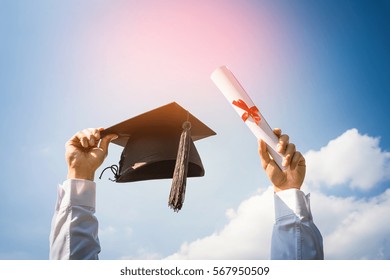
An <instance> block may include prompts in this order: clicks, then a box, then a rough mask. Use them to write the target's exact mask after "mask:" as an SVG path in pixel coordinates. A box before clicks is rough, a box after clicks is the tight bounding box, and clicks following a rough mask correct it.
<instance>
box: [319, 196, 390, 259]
mask: <svg viewBox="0 0 390 280" xmlns="http://www.w3.org/2000/svg"><path fill="white" fill-rule="evenodd" d="M312 198H313V200H312V206H313V212H314V213H315V214H314V215H315V217H314V219H315V222H316V224H317V225H318V227H319V228H320V230H321V232H322V235H323V237H324V249H325V256H326V258H327V259H388V258H390V224H389V223H388V220H389V218H390V189H388V190H386V191H385V192H384V193H383V194H381V195H379V196H377V197H373V198H371V199H368V200H366V199H353V198H340V197H335V196H330V197H327V196H325V195H323V194H320V193H313V195H312ZM314 198H315V199H314Z"/></svg>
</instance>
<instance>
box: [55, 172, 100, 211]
mask: <svg viewBox="0 0 390 280" xmlns="http://www.w3.org/2000/svg"><path fill="white" fill-rule="evenodd" d="M57 197H58V198H57V209H59V208H61V207H64V206H65V207H67V206H87V207H91V208H94V209H95V205H96V183H95V182H93V181H89V180H82V179H68V180H66V181H64V182H63V183H62V185H59V186H58V194H57Z"/></svg>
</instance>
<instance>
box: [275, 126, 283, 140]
mask: <svg viewBox="0 0 390 280" xmlns="http://www.w3.org/2000/svg"><path fill="white" fill-rule="evenodd" d="M274 133H275V134H276V136H278V138H279V137H280V135H282V130H281V129H280V128H275V129H274Z"/></svg>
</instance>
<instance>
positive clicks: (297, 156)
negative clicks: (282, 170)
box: [290, 152, 306, 170]
mask: <svg viewBox="0 0 390 280" xmlns="http://www.w3.org/2000/svg"><path fill="white" fill-rule="evenodd" d="M298 166H306V160H305V158H304V157H303V155H302V154H301V153H300V152H295V153H294V155H293V156H292V158H291V164H290V168H291V169H292V170H294V169H295V168H297V167H298Z"/></svg>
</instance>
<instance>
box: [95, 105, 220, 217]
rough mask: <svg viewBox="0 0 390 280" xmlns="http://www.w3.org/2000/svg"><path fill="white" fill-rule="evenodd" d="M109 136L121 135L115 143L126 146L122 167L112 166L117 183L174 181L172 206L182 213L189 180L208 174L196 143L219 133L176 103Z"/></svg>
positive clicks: (133, 120) (130, 121)
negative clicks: (187, 180) (189, 178)
mask: <svg viewBox="0 0 390 280" xmlns="http://www.w3.org/2000/svg"><path fill="white" fill-rule="evenodd" d="M109 134H116V135H118V138H117V139H115V140H113V141H112V142H113V143H115V144H117V145H119V146H122V147H124V149H123V151H122V155H121V159H120V161H119V166H116V165H113V166H111V167H108V168H111V169H112V170H113V171H114V173H115V180H113V181H115V182H118V183H124V182H135V181H143V180H152V179H166V178H173V180H172V187H171V193H170V197H169V202H168V204H169V206H170V207H171V208H173V209H174V210H175V211H178V210H180V209H181V207H182V205H183V202H184V195H185V187H186V178H187V177H199V176H203V175H204V173H205V172H204V168H203V164H202V161H201V159H200V156H199V154H198V151H197V150H196V148H195V145H194V143H193V142H194V141H196V140H200V139H202V138H205V137H209V136H212V135H215V132H214V131H213V130H211V129H210V128H209V127H207V126H206V125H205V124H203V123H202V122H201V121H200V120H198V119H197V118H196V117H194V116H193V115H192V114H190V113H189V112H188V111H187V110H185V109H184V108H182V107H181V106H180V105H178V104H177V103H175V102H173V103H170V104H167V105H165V106H162V107H159V108H157V109H154V110H152V111H149V112H146V113H143V114H141V115H138V116H136V117H134V118H131V119H128V120H126V121H123V122H121V123H118V124H116V125H114V126H112V127H109V128H107V129H105V130H103V131H102V132H101V136H102V137H104V136H105V135H109ZM106 169H107V168H106ZM106 169H104V170H106ZM104 170H103V171H104Z"/></svg>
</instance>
